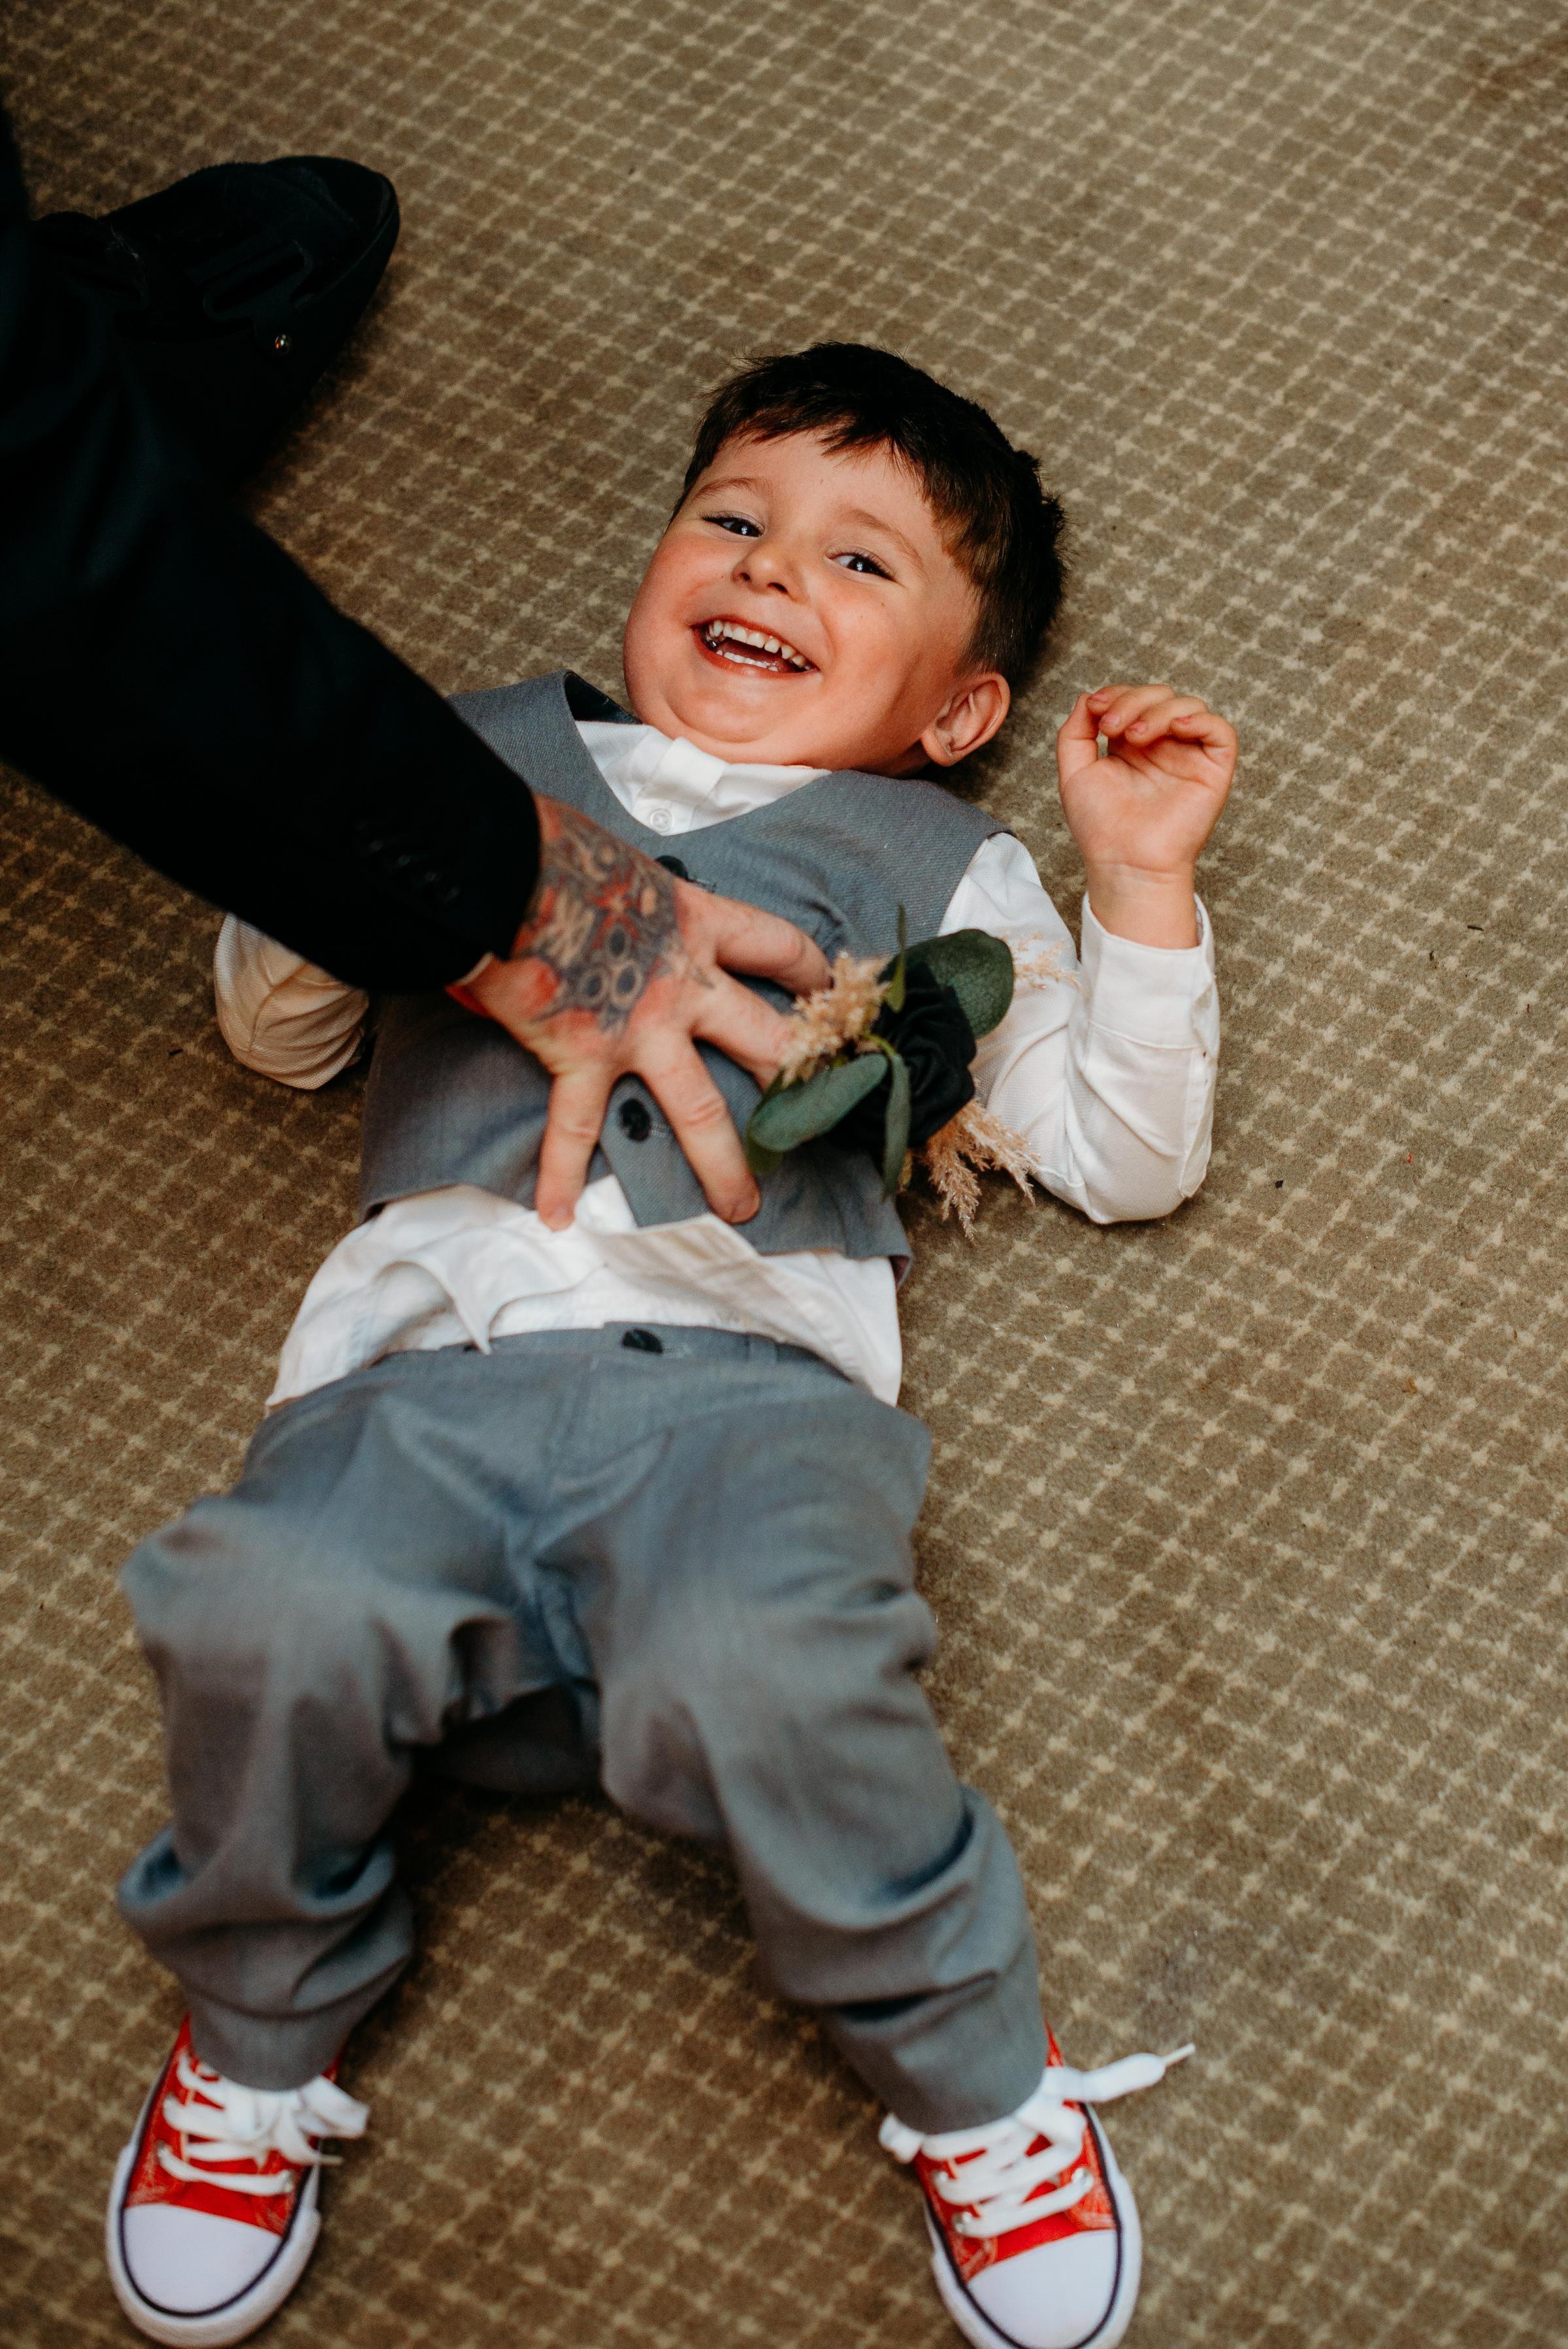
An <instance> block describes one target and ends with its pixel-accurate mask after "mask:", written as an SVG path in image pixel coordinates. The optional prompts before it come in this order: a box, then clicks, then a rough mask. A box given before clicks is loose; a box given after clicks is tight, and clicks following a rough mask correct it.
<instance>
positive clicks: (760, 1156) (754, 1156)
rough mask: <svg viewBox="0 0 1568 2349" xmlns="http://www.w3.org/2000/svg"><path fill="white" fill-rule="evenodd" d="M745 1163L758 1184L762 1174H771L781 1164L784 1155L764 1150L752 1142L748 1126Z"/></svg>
mask: <svg viewBox="0 0 1568 2349" xmlns="http://www.w3.org/2000/svg"><path fill="white" fill-rule="evenodd" d="M746 1163H747V1164H748V1166H749V1167H750V1169H751V1171H752V1173H753V1174H755V1175H756V1177H757V1179H758V1182H759V1183H760V1182H761V1180H762V1177H763V1176H764V1174H772V1172H773V1169H774V1168H775V1167H776V1166H781V1165H782V1164H783V1163H784V1153H783V1152H782V1151H781V1150H766V1149H764V1147H763V1145H762V1144H761V1143H759V1142H754V1141H753V1140H752V1138H751V1130H750V1128H749V1126H748V1128H747V1133H746Z"/></svg>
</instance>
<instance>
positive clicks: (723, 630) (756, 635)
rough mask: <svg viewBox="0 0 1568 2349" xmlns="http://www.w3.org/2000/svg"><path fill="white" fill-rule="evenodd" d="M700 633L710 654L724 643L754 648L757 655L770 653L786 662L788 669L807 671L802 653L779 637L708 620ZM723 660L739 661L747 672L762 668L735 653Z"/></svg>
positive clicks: (738, 624)
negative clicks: (749, 669) (750, 669)
mask: <svg viewBox="0 0 1568 2349" xmlns="http://www.w3.org/2000/svg"><path fill="white" fill-rule="evenodd" d="M702 633H703V638H704V641H705V642H706V643H707V647H708V649H709V650H710V651H711V652H717V651H719V650H720V648H721V647H722V646H723V645H724V644H725V642H726V641H728V642H730V643H731V644H736V645H752V646H755V647H756V649H757V650H758V652H759V653H770V654H771V655H772V656H773V657H774V659H775V660H786V661H788V662H789V665H790V667H792V668H810V667H811V663H810V661H809V660H808V659H807V658H806V657H805V655H804V653H798V652H797V651H796V650H795V647H794V646H793V645H789V644H786V643H785V642H784V639H783V638H782V637H781V636H765V635H764V634H763V632H762V630H761V629H760V628H744V627H742V626H741V625H740V622H739V621H738V620H708V621H707V622H706V623H705V624H704V626H703V632H702ZM725 657H726V658H727V659H728V660H736V661H739V662H740V663H741V664H742V666H744V667H748V668H759V667H761V666H762V664H761V663H760V662H759V661H747V660H746V659H745V657H744V655H742V654H738V653H729V654H727V655H726V656H725Z"/></svg>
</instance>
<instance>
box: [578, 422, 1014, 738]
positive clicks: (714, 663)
mask: <svg viewBox="0 0 1568 2349" xmlns="http://www.w3.org/2000/svg"><path fill="white" fill-rule="evenodd" d="M977 612H978V604H977V598H976V595H975V588H974V586H973V585H972V584H971V582H970V580H969V578H968V576H967V574H965V571H964V570H963V569H962V568H961V566H960V565H959V564H958V563H956V562H955V561H954V557H953V555H952V554H950V553H949V551H948V548H947V545H946V543H945V541H944V537H943V534H942V531H941V529H940V527H939V525H938V523H937V520H936V517H935V515H934V513H933V512H932V510H931V507H930V506H929V505H928V503H927V502H926V499H925V495H924V492H923V489H922V487H921V483H920V481H919V480H918V478H917V476H916V475H915V474H914V473H913V471H911V470H910V468H909V467H908V466H907V465H905V464H904V463H903V461H902V460H900V459H899V458H897V457H896V456H894V455H893V454H892V452H891V451H890V450H886V449H880V448H879V449H856V450H845V451H842V452H841V453H839V454H834V453H833V452H832V451H831V450H830V449H829V448H828V447H827V446H826V444H825V442H824V441H823V440H821V439H820V437H819V436H817V435H816V434H810V433H791V434H789V435H788V436H786V437H784V438H782V439H779V440H758V439H755V438H751V437H746V438H741V439H737V440H730V441H727V442H726V444H725V446H724V447H723V448H722V449H721V450H719V452H718V454H717V458H716V459H715V460H714V462H713V464H712V465H710V466H709V467H708V469H707V472H706V473H704V474H702V475H701V476H700V477H699V479H698V480H697V481H696V483H695V485H694V486H693V488H692V490H691V492H690V493H689V495H688V496H687V497H686V500H685V502H683V504H682V505H681V508H680V511H679V512H678V513H677V514H676V517H675V520H674V521H673V522H672V523H671V524H670V526H669V528H668V530H667V531H666V532H665V535H664V537H663V538H662V539H661V540H660V542H659V544H658V547H657V549H656V551H655V554H654V558H653V561H652V562H651V563H650V564H649V565H648V568H647V572H646V574H645V577H644V580H643V584H642V585H641V587H640V588H639V589H638V591H637V595H636V600H635V602H634V604H633V605H632V610H631V616H630V617H629V618H628V620H627V622H626V636H625V644H624V660H625V670H626V688H627V692H628V694H629V696H630V698H631V704H632V708H633V709H634V710H635V712H636V714H637V716H638V717H639V718H640V719H643V720H644V721H645V723H646V724H648V725H651V726H656V727H657V728H658V729H659V730H660V731H661V732H662V733H665V734H672V735H675V734H678V735H684V736H685V737H686V740H688V741H690V742H695V743H696V746H697V748H698V749H699V750H707V751H709V752H710V753H712V755H713V756H715V757H716V758H720V759H724V760H726V761H730V762H732V763H735V762H745V763H748V764H760V765H767V766H781V767H792V766H809V767H856V768H860V769H861V770H863V771H866V772H869V773H872V774H892V775H896V774H907V773H910V772H912V771H914V770H915V769H917V768H920V767H923V766H925V765H927V764H934V765H937V766H951V765H953V764H954V761H957V760H958V759H961V758H963V757H965V755H966V753H967V752H968V751H970V750H976V749H977V748H978V747H979V745H980V744H981V743H982V742H985V741H988V740H990V738H991V736H992V735H993V734H994V733H995V730H996V729H997V727H998V726H1000V724H1001V723H1002V720H1003V719H1004V718H1005V717H1006V713H1007V701H1008V690H1007V685H1006V679H1005V678H1002V677H1001V676H1000V675H999V674H998V673H997V672H996V671H995V670H994V669H983V668H980V667H978V666H977V665H976V664H975V661H974V660H973V658H972V657H971V652H970V647H971V645H972V643H973V639H974V635H975V620H976V616H977Z"/></svg>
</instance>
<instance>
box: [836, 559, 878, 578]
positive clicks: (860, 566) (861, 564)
mask: <svg viewBox="0 0 1568 2349" xmlns="http://www.w3.org/2000/svg"><path fill="white" fill-rule="evenodd" d="M833 560H834V562H835V563H837V564H841V566H842V568H843V569H844V570H846V571H859V572H861V574H863V575H864V576H866V577H867V578H871V579H887V578H890V577H891V576H892V574H891V573H890V572H888V571H886V570H885V569H884V568H883V566H882V564H880V563H879V562H878V561H877V559H876V556H875V555H874V554H835V555H834V557H833Z"/></svg>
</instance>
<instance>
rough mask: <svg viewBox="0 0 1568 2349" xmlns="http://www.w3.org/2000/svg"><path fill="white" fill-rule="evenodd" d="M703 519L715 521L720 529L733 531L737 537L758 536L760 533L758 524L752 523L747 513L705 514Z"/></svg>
mask: <svg viewBox="0 0 1568 2349" xmlns="http://www.w3.org/2000/svg"><path fill="white" fill-rule="evenodd" d="M703 520H704V521H705V522H716V523H717V524H718V526H719V528H720V530H728V531H733V532H734V533H735V535H736V537H737V538H760V537H761V535H762V531H761V528H760V526H759V524H758V523H754V522H753V521H752V520H751V519H750V517H749V516H748V515H747V514H733V513H716V514H705V515H704V516H703Z"/></svg>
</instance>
